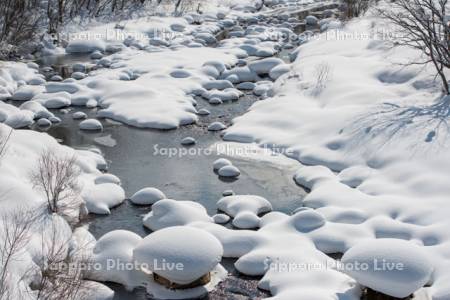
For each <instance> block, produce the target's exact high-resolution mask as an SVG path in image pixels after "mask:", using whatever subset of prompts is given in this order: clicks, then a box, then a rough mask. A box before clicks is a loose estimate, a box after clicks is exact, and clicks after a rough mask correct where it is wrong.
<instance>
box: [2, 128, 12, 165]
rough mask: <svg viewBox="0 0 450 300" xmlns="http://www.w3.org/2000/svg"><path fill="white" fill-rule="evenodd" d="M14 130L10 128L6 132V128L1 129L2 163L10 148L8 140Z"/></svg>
mask: <svg viewBox="0 0 450 300" xmlns="http://www.w3.org/2000/svg"><path fill="white" fill-rule="evenodd" d="M12 132H13V129H12V128H11V129H10V130H9V132H6V130H3V129H1V130H0V163H1V160H2V158H3V157H4V156H5V154H6V150H7V149H8V142H9V139H10V138H11V135H12Z"/></svg>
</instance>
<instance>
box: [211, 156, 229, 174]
mask: <svg viewBox="0 0 450 300" xmlns="http://www.w3.org/2000/svg"><path fill="white" fill-rule="evenodd" d="M232 165H233V164H232V163H231V161H229V160H228V159H226V158H219V159H217V160H215V161H214V163H213V170H214V171H218V170H219V169H221V168H223V167H225V166H232Z"/></svg>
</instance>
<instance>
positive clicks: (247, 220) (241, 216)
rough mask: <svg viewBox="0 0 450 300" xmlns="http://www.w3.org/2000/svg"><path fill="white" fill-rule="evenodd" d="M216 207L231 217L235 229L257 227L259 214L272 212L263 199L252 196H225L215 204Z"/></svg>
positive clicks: (270, 206)
mask: <svg viewBox="0 0 450 300" xmlns="http://www.w3.org/2000/svg"><path fill="white" fill-rule="evenodd" d="M217 207H218V208H219V209H220V210H221V211H223V212H225V213H226V214H228V215H229V216H231V217H233V218H234V219H233V225H234V226H236V227H237V228H256V227H259V221H260V218H259V217H258V215H259V214H262V213H267V212H270V211H271V210H272V205H271V204H270V202H269V201H267V200H266V199H265V198H263V197H260V196H254V195H235V196H227V197H223V198H222V199H220V200H219V202H217Z"/></svg>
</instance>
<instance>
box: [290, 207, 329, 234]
mask: <svg viewBox="0 0 450 300" xmlns="http://www.w3.org/2000/svg"><path fill="white" fill-rule="evenodd" d="M291 222H292V223H293V225H294V227H295V228H296V229H297V230H298V231H300V232H308V231H311V230H314V229H317V228H319V227H322V226H323V225H325V218H324V217H323V216H322V215H321V214H320V213H318V212H316V211H314V210H312V209H308V210H303V211H299V212H297V213H296V214H294V215H293V216H292V217H291Z"/></svg>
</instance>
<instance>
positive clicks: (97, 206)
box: [82, 183, 125, 215]
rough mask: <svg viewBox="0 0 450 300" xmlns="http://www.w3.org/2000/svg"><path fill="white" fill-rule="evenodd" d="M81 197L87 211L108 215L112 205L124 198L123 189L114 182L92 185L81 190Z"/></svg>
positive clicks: (119, 202) (117, 203)
mask: <svg viewBox="0 0 450 300" xmlns="http://www.w3.org/2000/svg"><path fill="white" fill-rule="evenodd" d="M82 196H83V199H84V201H85V202H86V208H87V210H88V211H89V213H94V214H100V215H109V214H110V213H111V211H110V210H109V209H110V208H112V207H115V206H117V205H119V204H121V203H122V202H123V201H124V200H125V192H124V190H123V189H122V188H121V187H120V186H119V185H117V184H114V183H103V184H97V185H93V186H92V187H90V188H89V189H87V190H85V191H84V192H83V195H82Z"/></svg>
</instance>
